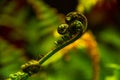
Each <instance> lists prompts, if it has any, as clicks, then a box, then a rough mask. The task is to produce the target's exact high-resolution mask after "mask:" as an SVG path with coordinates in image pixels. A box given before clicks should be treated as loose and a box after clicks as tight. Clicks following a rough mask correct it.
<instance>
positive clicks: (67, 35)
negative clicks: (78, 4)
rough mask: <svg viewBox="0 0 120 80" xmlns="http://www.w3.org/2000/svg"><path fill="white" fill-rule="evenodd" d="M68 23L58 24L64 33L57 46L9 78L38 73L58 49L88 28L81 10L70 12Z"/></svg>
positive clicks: (22, 77)
mask: <svg viewBox="0 0 120 80" xmlns="http://www.w3.org/2000/svg"><path fill="white" fill-rule="evenodd" d="M65 22H66V24H61V25H60V26H58V29H57V31H58V33H59V34H61V35H62V37H61V39H59V40H58V41H56V44H57V47H56V48H55V49H54V50H52V51H51V52H49V53H48V54H46V55H45V56H43V57H42V58H41V59H40V60H39V61H36V60H32V61H29V62H28V63H26V64H23V65H22V66H21V68H22V71H23V72H17V73H15V74H11V75H10V79H8V80H26V79H27V78H28V77H29V76H31V75H32V74H34V73H37V72H38V71H39V70H40V68H41V65H42V64H43V63H44V62H45V61H46V60H47V59H48V58H50V57H51V56H52V55H54V54H55V53H56V52H57V51H59V50H61V49H62V48H64V47H65V46H67V45H69V44H70V43H72V42H74V41H76V40H77V39H78V38H80V37H81V35H82V34H83V33H84V32H85V30H86V28H87V19H86V17H85V16H84V15H83V14H81V13H79V12H70V13H68V14H67V15H66V18H65Z"/></svg>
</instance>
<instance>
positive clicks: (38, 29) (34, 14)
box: [0, 0, 120, 80]
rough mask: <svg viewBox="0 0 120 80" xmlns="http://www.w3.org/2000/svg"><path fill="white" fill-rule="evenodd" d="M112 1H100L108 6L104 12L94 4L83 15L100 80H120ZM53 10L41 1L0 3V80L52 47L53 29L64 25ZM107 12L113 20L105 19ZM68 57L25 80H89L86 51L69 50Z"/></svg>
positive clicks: (119, 43) (119, 51)
mask: <svg viewBox="0 0 120 80" xmlns="http://www.w3.org/2000/svg"><path fill="white" fill-rule="evenodd" d="M79 1H80V2H81V3H79V4H78V5H83V2H84V1H83V0H79ZM92 1H94V0H91V3H92ZM113 1H115V0H111V1H110V2H107V1H102V4H101V5H102V6H104V5H108V4H109V6H104V7H105V8H104V9H103V7H100V4H99V3H100V2H98V3H96V5H95V4H94V5H92V7H90V8H89V11H88V12H87V11H84V12H85V15H86V16H87V18H88V28H89V29H90V30H91V31H92V32H93V34H94V35H95V38H96V41H97V44H98V49H99V56H100V65H99V66H100V76H99V78H100V80H120V77H119V75H120V58H119V57H120V35H119V34H120V32H119V21H120V16H119V15H118V14H119V13H120V12H119V11H118V10H117V9H115V7H116V6H115V5H117V4H115V2H114V3H113ZM89 3H90V1H89ZM116 3H117V2H116ZM63 4H64V3H63ZM84 5H85V2H84ZM89 5H90V4H89ZM61 6H62V5H61ZM61 6H59V7H61ZM66 6H67V5H66ZM90 6H91V5H90ZM87 7H88V6H87ZM109 7H110V8H109ZM111 7H113V8H111ZM85 8H86V7H85ZM101 8H102V9H101ZM56 10H57V8H56ZM56 10H55V9H53V8H51V7H50V6H49V5H48V4H46V3H45V2H44V1H42V0H10V1H9V0H0V80H4V79H6V78H8V76H9V74H10V73H15V72H17V71H19V70H20V67H21V65H22V64H24V63H25V62H27V61H29V60H30V59H38V58H39V56H40V55H44V54H46V53H47V52H49V51H50V50H52V48H53V47H55V44H54V41H55V40H56V39H55V36H54V34H55V31H56V28H57V26H58V25H59V24H60V23H62V22H64V21H63V20H62V19H61V18H60V17H62V16H60V13H57V12H56ZM109 11H111V12H112V11H113V13H111V15H113V16H111V15H110V14H109V15H108V16H107V15H105V14H107V13H109ZM98 13H99V14H98ZM61 14H62V13H61ZM95 15H98V16H95ZM94 16H95V17H94ZM101 16H102V17H101ZM109 16H110V17H111V18H112V19H113V20H112V19H110V18H108V17H109ZM113 17H114V18H113ZM63 53H64V52H63ZM68 53H69V54H67V56H68V57H69V58H70V59H69V60H66V58H65V57H63V58H61V59H59V60H58V61H56V62H54V63H51V64H49V65H48V66H45V67H44V70H43V71H41V72H39V73H38V74H35V75H33V76H31V77H30V78H29V79H28V80H92V76H93V74H92V61H91V59H90V57H89V56H88V55H87V53H88V52H87V51H86V49H79V48H77V49H71V50H69V51H68Z"/></svg>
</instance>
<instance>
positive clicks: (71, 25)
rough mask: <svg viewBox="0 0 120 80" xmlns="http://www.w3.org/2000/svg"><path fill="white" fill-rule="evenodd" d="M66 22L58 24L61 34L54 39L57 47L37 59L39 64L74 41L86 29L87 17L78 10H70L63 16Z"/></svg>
mask: <svg viewBox="0 0 120 80" xmlns="http://www.w3.org/2000/svg"><path fill="white" fill-rule="evenodd" d="M65 22H66V24H61V25H60V26H58V29H57V31H58V33H59V34H61V35H62V37H61V39H59V40H58V41H55V43H56V45H57V47H56V48H55V49H54V50H52V51H51V52H50V53H48V54H47V55H45V56H44V57H43V58H42V59H40V60H39V64H42V63H44V62H45V61H46V60H47V59H48V58H49V57H51V56H52V55H53V54H55V53H56V52H57V51H59V50H60V49H62V48H64V47H65V46H67V45H69V44H70V43H72V42H74V41H76V40H77V39H78V38H80V37H81V35H82V34H83V33H84V32H85V31H86V28H87V18H86V17H85V16H84V15H83V14H81V13H79V12H70V13H68V14H67V15H66V17H65Z"/></svg>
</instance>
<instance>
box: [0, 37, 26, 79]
mask: <svg viewBox="0 0 120 80" xmlns="http://www.w3.org/2000/svg"><path fill="white" fill-rule="evenodd" d="M23 53H24V52H23V50H20V49H16V48H15V47H14V46H12V45H10V44H8V43H7V42H6V41H5V40H3V39H1V38H0V65H1V66H0V75H2V77H3V79H4V77H8V75H9V74H10V73H11V72H12V73H14V72H15V71H17V70H19V68H20V65H21V64H23V63H24V62H25V61H26V59H25V57H23Z"/></svg>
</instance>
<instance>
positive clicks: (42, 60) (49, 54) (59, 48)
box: [39, 32, 83, 65]
mask: <svg viewBox="0 0 120 80" xmlns="http://www.w3.org/2000/svg"><path fill="white" fill-rule="evenodd" d="M82 34H83V33H82V32H78V33H77V34H76V35H75V37H73V38H72V39H70V40H68V41H66V42H65V43H64V44H62V45H60V46H58V47H57V48H55V49H54V50H52V51H51V52H49V53H48V54H46V55H45V56H44V57H43V58H41V59H40V60H39V64H40V65H41V64H43V63H44V62H45V61H46V60H47V59H48V58H50V57H51V56H52V55H54V54H55V53H56V52H58V51H59V50H61V49H62V48H64V47H66V46H67V45H69V44H71V43H73V42H74V41H76V40H77V39H79V38H80V37H81V35H82Z"/></svg>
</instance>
